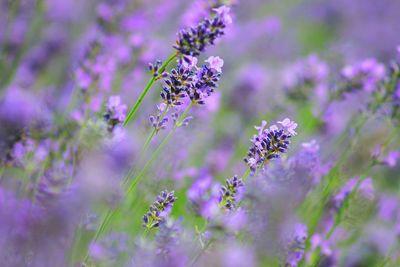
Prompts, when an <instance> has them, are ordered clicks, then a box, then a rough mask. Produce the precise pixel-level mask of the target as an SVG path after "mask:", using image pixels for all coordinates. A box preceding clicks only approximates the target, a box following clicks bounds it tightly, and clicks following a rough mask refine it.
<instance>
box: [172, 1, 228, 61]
mask: <svg viewBox="0 0 400 267" xmlns="http://www.w3.org/2000/svg"><path fill="white" fill-rule="evenodd" d="M214 11H215V12H216V13H217V15H216V16H215V17H214V18H213V19H211V20H210V19H204V20H202V21H201V22H200V23H199V24H198V25H197V26H195V27H191V28H188V29H184V30H181V31H180V32H179V33H178V39H177V40H176V44H175V45H174V48H175V49H176V50H177V51H178V53H179V54H182V55H189V56H198V55H200V53H201V52H204V50H205V49H206V47H207V46H210V45H213V44H214V42H215V41H216V39H217V38H219V37H221V36H222V35H224V30H225V27H226V26H227V24H230V23H232V19H231V17H230V15H229V13H228V12H229V8H227V7H220V8H218V9H216V10H214Z"/></svg>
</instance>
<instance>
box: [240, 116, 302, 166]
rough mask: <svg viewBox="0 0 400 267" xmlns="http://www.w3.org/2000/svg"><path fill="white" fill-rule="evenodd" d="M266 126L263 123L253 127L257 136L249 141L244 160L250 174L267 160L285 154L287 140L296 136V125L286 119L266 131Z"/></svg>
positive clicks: (288, 141) (287, 144) (288, 142)
mask: <svg viewBox="0 0 400 267" xmlns="http://www.w3.org/2000/svg"><path fill="white" fill-rule="evenodd" d="M266 125H267V123H266V122H265V121H263V122H262V124H261V126H256V127H255V128H256V130H258V134H257V135H254V137H253V139H251V143H252V144H251V146H250V148H249V152H248V153H247V157H246V158H245V159H244V161H245V162H246V163H247V165H248V166H249V167H250V170H251V172H252V173H254V172H255V171H256V170H257V169H258V168H260V167H263V166H264V165H265V164H266V163H268V161H269V160H271V159H274V158H279V157H280V154H282V153H285V152H286V150H287V149H288V146H289V144H290V140H289V139H290V138H291V137H292V136H295V135H296V134H297V133H296V131H295V129H296V128H297V123H295V122H294V121H291V120H290V119H288V118H286V119H284V120H283V121H278V126H277V125H272V126H271V127H269V129H266Z"/></svg>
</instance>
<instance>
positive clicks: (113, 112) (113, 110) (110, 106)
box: [104, 96, 127, 131]
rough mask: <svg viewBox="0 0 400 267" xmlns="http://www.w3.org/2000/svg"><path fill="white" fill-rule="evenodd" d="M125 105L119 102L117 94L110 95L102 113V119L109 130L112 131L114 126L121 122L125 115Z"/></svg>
mask: <svg viewBox="0 0 400 267" xmlns="http://www.w3.org/2000/svg"><path fill="white" fill-rule="evenodd" d="M126 111H127V106H126V105H124V104H121V98H120V97H119V96H110V98H109V99H108V102H107V110H106V113H105V114H104V119H105V121H106V122H107V124H108V129H109V131H112V130H113V129H114V128H115V126H117V125H119V124H122V122H123V121H124V120H125V117H126Z"/></svg>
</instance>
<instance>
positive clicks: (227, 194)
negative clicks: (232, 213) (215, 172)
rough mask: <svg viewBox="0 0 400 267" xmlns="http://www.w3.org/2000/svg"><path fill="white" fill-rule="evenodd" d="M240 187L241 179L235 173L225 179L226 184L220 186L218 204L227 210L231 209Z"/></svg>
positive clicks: (233, 206) (241, 185) (234, 204)
mask: <svg viewBox="0 0 400 267" xmlns="http://www.w3.org/2000/svg"><path fill="white" fill-rule="evenodd" d="M241 187H243V181H242V179H240V178H238V177H237V175H235V176H233V177H232V178H230V179H226V185H225V186H222V187H221V198H220V202H219V203H220V206H221V207H224V208H226V209H227V210H233V209H234V208H235V207H236V201H237V197H238V193H239V189H240V188H241Z"/></svg>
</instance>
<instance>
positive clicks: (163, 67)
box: [124, 53, 177, 126]
mask: <svg viewBox="0 0 400 267" xmlns="http://www.w3.org/2000/svg"><path fill="white" fill-rule="evenodd" d="M176 57H177V55H176V53H173V54H172V55H171V56H170V57H169V58H168V59H167V60H166V61H165V62H164V63H163V64H162V65H161V67H160V72H161V73H162V72H163V71H164V70H165V68H166V67H167V66H168V65H169V64H170V63H171V62H172V61H174V60H175V58H176ZM155 80H156V77H155V76H152V77H151V79H150V80H149V81H148V82H147V84H146V87H145V88H144V89H143V91H142V93H141V94H140V96H139V98H138V100H137V101H136V103H135V105H134V106H133V107H132V109H131V110H130V111H129V113H128V115H127V116H126V119H125V121H124V126H127V125H128V123H129V122H130V121H131V120H132V119H133V117H134V116H135V114H136V112H137V110H138V109H139V107H140V105H141V104H142V102H143V99H144V97H145V96H146V95H147V93H148V92H149V90H150V88H151V86H152V85H153V83H154V82H155Z"/></svg>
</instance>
